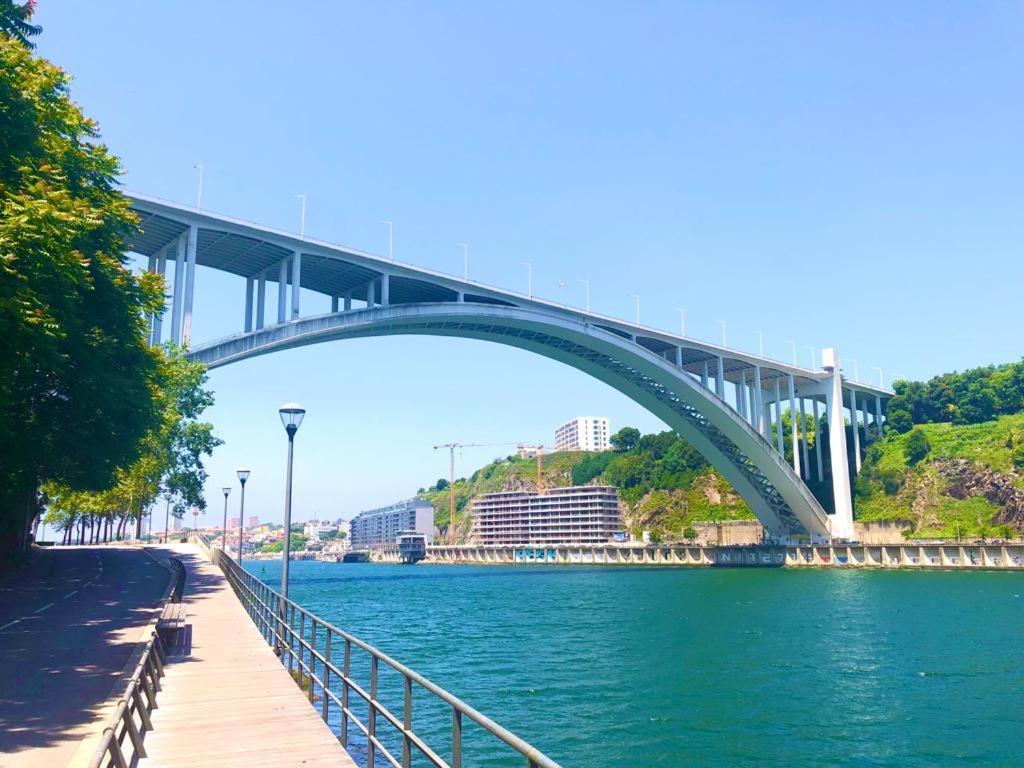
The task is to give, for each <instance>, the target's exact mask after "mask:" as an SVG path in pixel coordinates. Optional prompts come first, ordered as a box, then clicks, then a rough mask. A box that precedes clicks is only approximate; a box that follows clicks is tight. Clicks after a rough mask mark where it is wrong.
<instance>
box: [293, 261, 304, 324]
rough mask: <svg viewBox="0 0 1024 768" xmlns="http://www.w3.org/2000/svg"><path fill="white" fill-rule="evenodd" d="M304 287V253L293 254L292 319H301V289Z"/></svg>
mask: <svg viewBox="0 0 1024 768" xmlns="http://www.w3.org/2000/svg"><path fill="white" fill-rule="evenodd" d="M301 288H302V253H300V252H299V251H296V252H295V253H293V254H292V320H298V319H299V291H300V290H301Z"/></svg>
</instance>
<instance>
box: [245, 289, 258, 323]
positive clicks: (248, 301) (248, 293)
mask: <svg viewBox="0 0 1024 768" xmlns="http://www.w3.org/2000/svg"><path fill="white" fill-rule="evenodd" d="M255 282H256V281H255V280H254V279H253V278H251V277H247V278H246V279H245V332H246V333H248V332H249V331H251V330H252V288H253V284H254V283H255Z"/></svg>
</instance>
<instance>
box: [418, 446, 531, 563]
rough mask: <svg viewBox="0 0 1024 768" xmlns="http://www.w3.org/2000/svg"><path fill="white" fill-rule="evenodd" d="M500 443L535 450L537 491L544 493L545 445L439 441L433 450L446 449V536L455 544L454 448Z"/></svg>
mask: <svg viewBox="0 0 1024 768" xmlns="http://www.w3.org/2000/svg"><path fill="white" fill-rule="evenodd" d="M502 445H514V446H516V447H517V448H528V449H531V450H535V451H536V452H537V453H536V456H537V493H538V495H540V494H543V493H544V485H543V480H542V478H541V459H542V458H543V456H544V450H545V449H546V448H548V447H549V446H546V445H524V444H523V443H441V444H440V445H435V446H434V450H435V451H436V450H437V449H439V448H447V449H448V515H449V517H448V520H449V522H448V538H449V539H450V541H451V543H452V544H455V449H456V448H493V447H497V446H502Z"/></svg>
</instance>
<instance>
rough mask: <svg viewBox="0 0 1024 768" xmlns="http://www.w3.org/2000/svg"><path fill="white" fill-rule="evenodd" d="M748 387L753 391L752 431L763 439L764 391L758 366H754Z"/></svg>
mask: <svg viewBox="0 0 1024 768" xmlns="http://www.w3.org/2000/svg"><path fill="white" fill-rule="evenodd" d="M750 386H751V387H752V388H753V390H754V391H753V395H754V404H753V405H754V407H753V408H752V409H751V410H752V411H753V414H752V415H753V417H754V429H756V430H757V431H758V432H759V433H760V434H761V436H762V437H764V422H765V418H764V390H763V389H761V366H759V365H755V366H754V380H753V381H752V382H751V383H750Z"/></svg>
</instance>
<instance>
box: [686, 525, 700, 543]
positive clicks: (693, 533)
mask: <svg viewBox="0 0 1024 768" xmlns="http://www.w3.org/2000/svg"><path fill="white" fill-rule="evenodd" d="M683 538H684V539H686V540H687V541H693V540H694V539H696V538H697V529H696V528H694V527H693V526H692V525H688V526H686V529H685V530H684V531H683Z"/></svg>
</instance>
